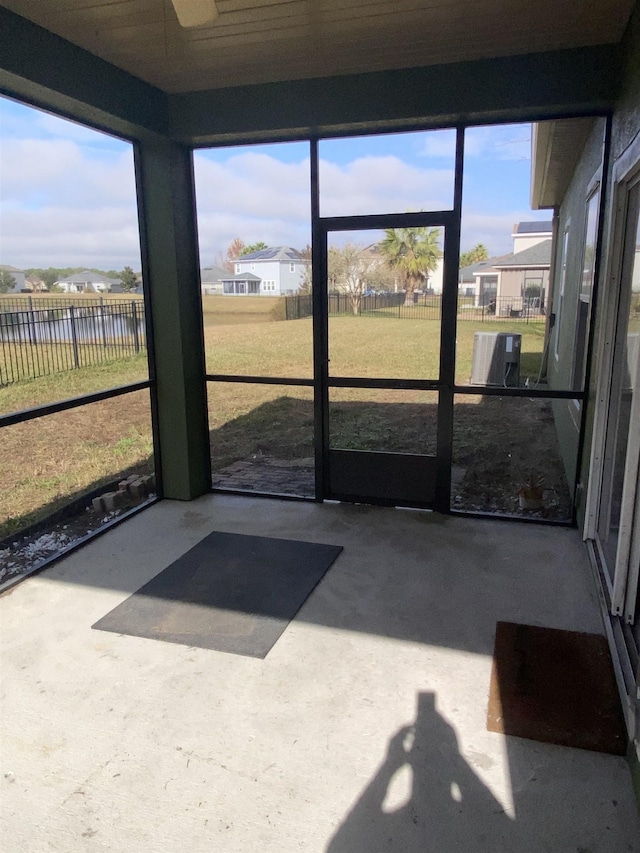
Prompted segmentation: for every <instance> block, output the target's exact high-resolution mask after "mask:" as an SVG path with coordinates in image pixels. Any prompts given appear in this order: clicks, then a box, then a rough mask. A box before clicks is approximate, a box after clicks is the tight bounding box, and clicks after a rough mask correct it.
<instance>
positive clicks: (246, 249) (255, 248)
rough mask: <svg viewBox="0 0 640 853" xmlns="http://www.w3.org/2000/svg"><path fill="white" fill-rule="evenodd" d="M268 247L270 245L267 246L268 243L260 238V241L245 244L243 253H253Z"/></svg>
mask: <svg viewBox="0 0 640 853" xmlns="http://www.w3.org/2000/svg"><path fill="white" fill-rule="evenodd" d="M268 248H269V247H268V246H267V244H266V243H263V242H262V240H260V242H259V243H251V244H250V245H248V246H245V247H244V249H243V250H242V255H252V254H253V253H254V252H259V251H261V250H262V249H268ZM242 255H241V257H242Z"/></svg>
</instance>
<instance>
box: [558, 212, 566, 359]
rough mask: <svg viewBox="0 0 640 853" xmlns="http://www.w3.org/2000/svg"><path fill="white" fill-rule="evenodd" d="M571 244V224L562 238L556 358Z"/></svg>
mask: <svg viewBox="0 0 640 853" xmlns="http://www.w3.org/2000/svg"><path fill="white" fill-rule="evenodd" d="M568 245H569V226H567V228H566V229H565V232H564V236H563V238H562V257H561V258H560V289H559V291H558V305H557V308H556V320H555V324H556V340H555V347H554V354H555V357H556V360H557V359H558V358H559V355H560V321H561V319H562V304H563V302H564V284H565V281H566V278H567V247H568Z"/></svg>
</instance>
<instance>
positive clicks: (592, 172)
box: [547, 119, 605, 488]
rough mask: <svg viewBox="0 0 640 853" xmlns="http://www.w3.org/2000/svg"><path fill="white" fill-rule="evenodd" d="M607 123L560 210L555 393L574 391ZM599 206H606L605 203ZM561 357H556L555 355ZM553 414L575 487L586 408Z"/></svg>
mask: <svg viewBox="0 0 640 853" xmlns="http://www.w3.org/2000/svg"><path fill="white" fill-rule="evenodd" d="M604 126H605V120H604V119H598V120H597V121H596V122H595V126H594V128H593V130H592V132H591V134H590V136H589V138H588V140H587V142H586V144H585V147H584V149H583V152H582V155H581V157H580V160H579V163H578V165H577V167H576V169H575V171H574V174H573V178H572V180H571V183H570V185H569V188H568V190H567V192H566V194H565V197H564V199H563V202H562V204H561V205H560V208H559V210H558V235H559V239H558V240H557V242H556V246H555V270H556V275H555V282H554V288H553V291H554V293H553V304H552V306H551V311H552V313H553V314H554V315H555V318H556V323H555V326H554V328H553V331H552V333H551V338H550V341H549V357H548V370H547V376H548V382H549V387H550V388H553V389H554V390H568V389H571V388H572V382H573V363H574V354H575V346H576V324H577V311H578V301H579V293H580V284H581V281H582V272H583V260H584V243H585V229H586V211H587V208H586V200H587V193H588V191H589V188H590V187H591V186H592V183H593V181H594V178H595V177H596V176H597V174H598V170H599V169H600V168H601V166H602V155H603V139H604ZM600 203H601V204H602V203H603V200H602V198H601V199H600ZM567 228H568V229H569V238H568V241H567V257H566V276H565V283H564V295H563V298H562V309H561V310H560V276H561V274H562V269H561V267H562V258H561V255H562V246H563V239H562V236H563V235H564V232H565V230H566V229H567ZM556 353H557V355H556ZM552 407H553V415H554V419H555V424H556V430H557V433H558V443H559V447H560V453H561V456H562V461H563V464H564V469H565V473H566V476H567V482H568V484H569V487H570V488H571V487H572V485H573V483H574V482H575V479H576V464H577V453H578V442H579V437H580V422H581V417H582V413H581V409H580V407H579V406H577V405H576V403H575V402H574V401H573V400H554V401H553V403H552Z"/></svg>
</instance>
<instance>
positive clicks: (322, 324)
mask: <svg viewBox="0 0 640 853" xmlns="http://www.w3.org/2000/svg"><path fill="white" fill-rule="evenodd" d="M463 154H464V129H463V128H462V127H458V128H457V135H456V157H455V174H454V191H453V208H452V209H451V210H441V211H434V212H428V213H426V212H420V213H400V214H398V213H396V214H374V215H358V216H333V217H321V216H320V210H319V180H318V178H319V166H318V139H313V140H312V141H311V208H312V264H313V340H314V386H315V400H314V403H315V448H316V451H315V453H316V499H317V500H325V499H330V500H335V499H337V500H342V499H344V498H343V497H341V496H340V495H335V494H333V493H332V492H331V488H330V477H329V452H330V447H329V441H330V434H329V389H330V388H391V389H402V390H421V391H437V392H438V416H437V421H438V428H437V439H436V463H435V465H436V485H435V497H434V500H433V501H429V502H421V501H413V500H410V501H402V500H397V501H391V500H384V499H380V500H374V499H370V498H367V499H366V501H367V503H381V504H390V503H391V504H394V505H396V504H397V505H407V506H423V507H425V508H432V509H435V510H437V511H439V512H447V513H448V512H450V492H451V463H452V443H453V395H454V388H455V342H456V323H457V317H456V315H457V307H458V258H459V255H460V220H461V213H462V171H463V170H462V162H463ZM411 227H442V228H444V229H445V239H444V253H443V262H444V275H443V287H442V303H441V317H440V363H439V377H438V379H436V380H433V379H429V380H421V379H380V378H377V379H365V378H362V377H340V378H337V377H334V378H331V377H330V376H329V314H328V292H327V286H326V285H327V279H328V269H327V253H328V245H327V238H328V235H329V233H330V232H334V231H365V230H380V229H381V228H411ZM351 499H352V500H353V498H351Z"/></svg>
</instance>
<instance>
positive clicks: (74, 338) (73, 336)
mask: <svg viewBox="0 0 640 853" xmlns="http://www.w3.org/2000/svg"><path fill="white" fill-rule="evenodd" d="M69 320H70V322H71V344H72V346H73V364H74V367H80V353H79V352H78V335H77V334H76V312H75V309H74V307H73V305H71V306H70V308H69Z"/></svg>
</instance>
